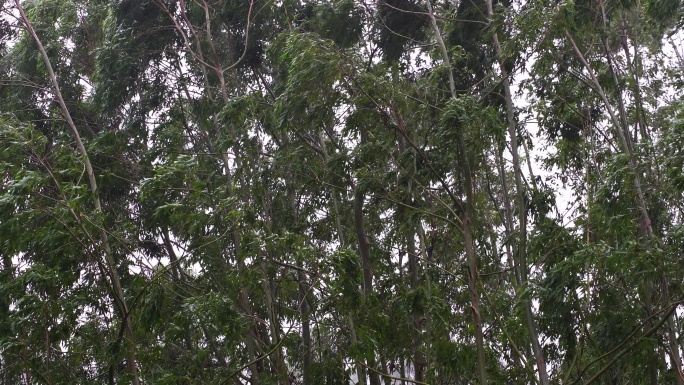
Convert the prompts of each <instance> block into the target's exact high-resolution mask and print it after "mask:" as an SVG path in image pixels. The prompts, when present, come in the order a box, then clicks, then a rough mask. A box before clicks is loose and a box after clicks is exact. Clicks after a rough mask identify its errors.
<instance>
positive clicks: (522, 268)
mask: <svg viewBox="0 0 684 385" xmlns="http://www.w3.org/2000/svg"><path fill="white" fill-rule="evenodd" d="M487 13H488V15H489V18H490V19H492V18H493V17H494V9H493V6H492V0H487ZM492 41H493V43H494V49H495V50H496V55H497V56H498V58H499V70H500V71H501V78H502V79H501V81H502V85H503V88H504V98H505V100H506V119H507V120H508V136H509V137H510V139H511V154H512V155H513V175H514V179H515V189H516V196H517V206H518V213H519V217H518V222H519V223H518V226H519V234H518V245H517V247H516V251H517V256H516V261H517V263H516V264H517V268H518V271H519V273H518V276H519V277H520V282H519V284H521V285H523V286H524V285H526V284H527V203H526V202H525V189H524V185H523V181H522V168H521V167H520V156H519V154H518V129H517V123H516V121H515V109H514V106H513V95H512V94H511V84H510V80H509V74H508V70H507V69H506V64H505V62H504V58H503V56H502V51H501V44H500V43H499V36H498V34H497V33H494V34H493V36H492ZM504 177H505V176H504ZM511 230H512V228H511ZM522 305H523V307H524V310H525V323H526V326H527V332H528V333H529V335H530V342H531V343H532V351H533V352H534V358H535V361H536V363H537V370H538V371H539V382H540V383H541V385H549V377H548V373H547V371H546V360H545V359H544V352H543V351H542V348H541V345H540V343H539V335H538V333H537V327H536V325H535V323H534V315H533V313H532V303H531V301H530V299H529V298H525V299H523V301H522Z"/></svg>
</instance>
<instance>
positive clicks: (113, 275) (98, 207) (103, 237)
mask: <svg viewBox="0 0 684 385" xmlns="http://www.w3.org/2000/svg"><path fill="white" fill-rule="evenodd" d="M14 4H15V5H16V7H17V10H18V11H19V15H20V17H21V20H22V22H23V23H24V26H25V27H26V30H27V31H28V32H29V34H30V35H31V38H32V39H33V41H34V42H35V43H36V46H38V51H39V52H40V56H41V58H42V59H43V64H44V65H45V67H46V68H47V71H48V76H49V78H50V83H51V84H52V91H53V92H54V94H55V97H56V98H57V102H58V103H59V107H60V109H61V111H62V116H63V118H64V120H65V121H66V123H67V125H68V126H69V128H70V129H71V134H72V136H73V138H74V141H75V142H76V147H77V149H78V152H79V153H80V154H81V156H82V157H83V163H84V166H85V170H86V174H87V176H88V184H89V186H90V192H91V194H92V199H93V206H95V211H97V212H102V203H101V201H100V196H99V190H98V186H97V178H96V177H95V171H94V170H93V166H92V164H91V163H90V158H89V157H88V151H87V150H86V148H85V145H84V144H83V140H81V135H80V133H79V131H78V128H77V127H76V124H75V123H74V121H73V119H72V118H71V114H70V113H69V109H68V108H67V105H66V102H65V101H64V98H63V96H62V92H61V91H60V88H59V82H58V81H57V75H56V74H55V71H54V70H53V68H52V63H51V62H50V58H49V57H48V55H47V52H46V51H45V48H44V47H43V43H42V42H41V41H40V38H39V37H38V35H37V34H36V31H35V29H34V28H33V25H32V24H31V22H30V21H29V19H28V17H27V16H26V13H25V12H24V7H23V6H22V5H21V1H20V0H14ZM100 242H101V244H102V251H103V254H104V258H105V266H106V267H107V271H106V275H107V276H109V281H110V284H111V285H112V290H113V293H112V297H113V300H114V303H115V304H116V307H117V309H118V312H119V314H120V316H121V323H122V325H123V331H124V336H125V338H126V342H127V345H128V346H127V349H126V350H127V361H128V370H129V371H130V373H131V378H132V380H131V382H132V383H133V384H134V385H138V384H140V379H139V378H138V367H137V360H136V358H135V340H134V338H133V328H132V325H131V315H130V311H129V308H128V305H127V303H126V298H125V295H124V290H123V287H122V286H121V280H120V278H119V273H118V272H117V270H116V262H115V260H114V255H113V252H112V248H111V245H110V243H109V236H108V235H107V230H106V229H105V228H102V229H101V231H100Z"/></svg>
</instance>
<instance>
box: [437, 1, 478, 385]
mask: <svg viewBox="0 0 684 385" xmlns="http://www.w3.org/2000/svg"><path fill="white" fill-rule="evenodd" d="M426 4H427V8H428V15H429V17H430V22H431V25H432V29H433V31H434V33H435V37H436V38H437V45H438V47H439V49H440V51H441V52H442V59H443V60H444V64H445V65H446V67H447V68H448V69H449V70H448V72H447V74H448V76H449V90H450V92H451V97H452V98H456V97H457V96H458V95H457V92H456V85H455V82H454V74H453V70H452V69H451V60H450V59H449V51H448V50H447V47H446V45H445V44H444V39H442V33H441V31H440V30H439V27H438V26H437V19H436V18H435V14H434V12H433V9H432V3H431V1H430V0H427V1H426ZM457 130H458V158H459V164H460V166H461V168H462V172H463V179H464V184H465V192H466V204H465V206H466V207H465V212H463V213H462V214H461V222H462V223H463V238H464V243H465V253H466V259H467V261H468V288H469V290H470V296H471V313H472V322H473V330H474V334H475V349H476V354H477V374H478V379H479V383H480V385H486V384H487V383H488V380H487V362H486V358H485V347H484V336H483V333H482V320H481V316H480V304H479V297H478V294H477V287H478V285H479V281H480V277H479V273H478V271H477V253H476V251H475V240H474V235H473V220H474V214H475V205H474V197H473V181H472V171H471V169H470V164H469V159H468V158H469V153H468V152H467V150H466V145H465V138H464V135H463V128H462V127H458V128H457Z"/></svg>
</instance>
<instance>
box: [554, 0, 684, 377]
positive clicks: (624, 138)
mask: <svg viewBox="0 0 684 385" xmlns="http://www.w3.org/2000/svg"><path fill="white" fill-rule="evenodd" d="M598 4H599V7H600V10H601V14H602V21H603V28H607V25H608V22H607V16H606V11H605V5H604V1H603V0H599V1H598ZM565 35H566V37H567V39H568V41H569V43H570V45H571V47H572V49H573V51H574V53H575V54H576V55H577V58H578V59H579V60H580V62H581V63H582V65H583V66H584V69H585V70H586V71H587V73H588V75H589V81H587V84H588V85H589V87H590V88H591V89H593V91H595V92H596V93H597V94H598V96H599V97H600V99H601V101H602V102H603V104H604V107H605V108H606V111H607V112H608V116H609V118H610V122H611V123H612V125H613V128H614V132H615V134H616V136H617V138H618V142H619V144H620V148H621V150H622V152H623V153H624V154H625V155H627V156H628V167H629V170H630V171H631V173H632V176H633V179H634V180H633V184H634V190H635V195H636V196H635V198H636V206H637V209H638V212H639V220H638V223H639V232H640V235H641V236H642V238H644V239H647V238H651V239H653V240H655V241H657V242H660V239H659V237H658V236H657V235H656V234H654V232H653V227H652V222H651V218H650V216H649V213H648V207H647V204H646V199H645V197H644V193H643V188H642V181H641V179H642V173H641V171H639V166H640V164H639V163H638V162H637V157H636V156H635V155H636V154H635V150H634V147H633V144H632V138H631V135H630V130H629V124H628V120H627V109H626V107H625V104H624V101H623V98H622V88H621V86H620V83H619V81H618V79H617V76H616V70H617V68H615V60H614V58H613V57H612V54H611V52H612V51H611V50H610V47H609V46H608V42H607V41H606V40H605V38H602V43H603V51H604V54H605V57H606V60H607V64H608V67H609V72H610V73H611V74H612V77H613V83H614V85H615V87H616V91H615V93H616V98H617V101H618V106H617V113H616V112H615V110H614V108H613V106H612V104H611V103H610V101H609V99H608V96H607V94H606V92H605V91H604V89H603V87H602V86H601V84H600V83H599V81H598V78H597V75H596V74H595V73H594V71H593V69H592V68H591V66H590V65H589V62H588V61H587V59H586V58H585V56H584V54H583V53H582V52H581V51H580V49H579V47H578V46H577V44H576V43H575V40H574V39H573V37H572V35H571V34H570V33H569V32H568V31H567V30H566V31H565ZM635 60H636V58H635ZM635 75H636V74H635ZM635 87H637V88H638V84H635ZM633 91H634V90H633ZM635 97H636V98H639V100H637V102H638V103H640V96H638V95H635ZM638 107H639V106H638ZM643 119H644V118H643V116H641V115H640V116H638V120H639V121H638V122H637V125H638V126H641V132H642V136H643V135H646V137H645V138H644V139H645V140H648V139H649V138H648V133H647V129H646V126H645V121H644V120H643ZM644 247H645V248H646V249H647V250H648V249H649V245H648V244H647V243H644ZM660 278H661V279H664V277H663V274H662V272H660ZM653 284H654V282H652V281H651V280H647V282H645V283H644V292H643V297H644V305H645V306H646V311H647V314H646V316H647V317H648V318H649V319H650V318H651V315H652V314H655V312H656V311H657V309H655V308H654V305H653V300H652V298H653V296H654V293H653V291H654V289H653ZM664 294H665V293H661V295H663V296H664ZM664 297H665V298H667V297H666V296H664ZM660 325H662V323H661V324H660ZM645 326H649V327H651V329H649V331H652V332H653V333H655V331H654V330H653V328H654V327H655V325H654V321H653V320H652V319H651V320H650V321H649V322H647V323H646V325H645ZM668 336H669V333H668ZM670 353H671V355H672V358H673V360H676V359H677V357H676V356H675V354H674V351H671V352H670ZM658 356H659V354H658V352H653V355H652V360H651V362H649V363H648V366H649V373H650V382H651V384H653V385H656V384H657V383H658V373H657V371H658V369H657V367H658V366H659V365H658V362H657V361H658V360H659V359H660V358H658ZM673 365H674V366H677V368H676V372H677V373H678V374H679V378H677V381H678V384H680V385H681V384H682V383H684V378H682V377H681V373H682V363H681V358H680V362H673ZM680 381H681V382H680Z"/></svg>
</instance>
